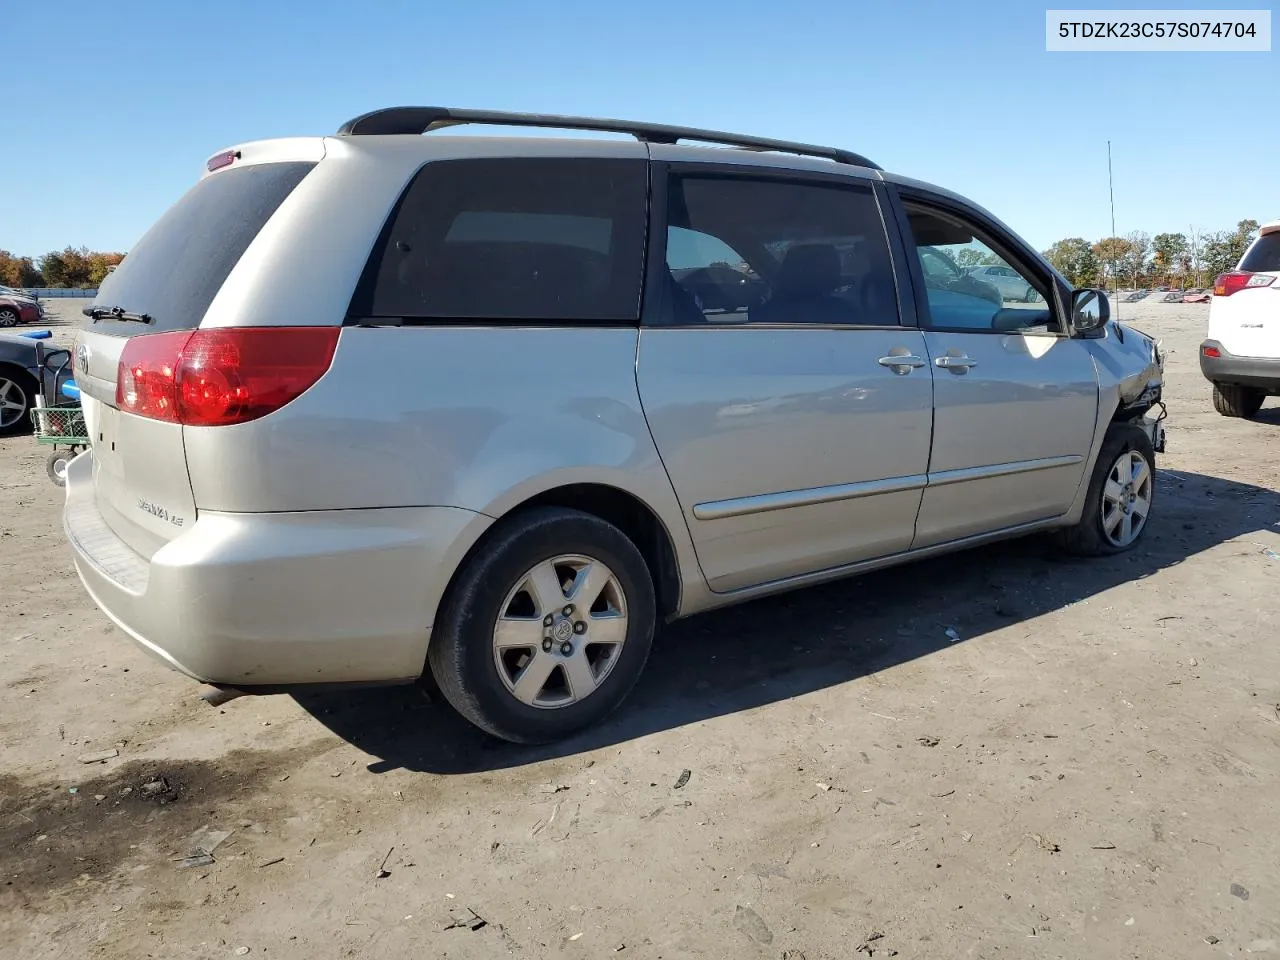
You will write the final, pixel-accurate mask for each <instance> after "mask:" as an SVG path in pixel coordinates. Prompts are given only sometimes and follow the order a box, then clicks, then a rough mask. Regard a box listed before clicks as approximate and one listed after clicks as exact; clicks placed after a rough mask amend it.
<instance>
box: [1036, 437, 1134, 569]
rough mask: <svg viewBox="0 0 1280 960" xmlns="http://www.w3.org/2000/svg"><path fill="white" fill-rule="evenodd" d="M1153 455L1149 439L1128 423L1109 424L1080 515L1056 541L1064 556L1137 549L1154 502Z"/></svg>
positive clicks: (1099, 554)
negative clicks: (1066, 554)
mask: <svg viewBox="0 0 1280 960" xmlns="http://www.w3.org/2000/svg"><path fill="white" fill-rule="evenodd" d="M1155 472H1156V455H1155V451H1154V450H1153V449H1152V447H1151V439H1150V438H1149V437H1148V436H1147V434H1146V433H1145V431H1143V430H1142V428H1141V427H1138V426H1135V425H1134V424H1132V423H1113V424H1112V425H1111V426H1110V427H1109V428H1108V429H1107V435H1106V439H1104V440H1103V443H1102V449H1101V450H1100V451H1099V452H1098V459H1097V461H1096V462H1095V463H1094V465H1093V475H1092V476H1091V477H1090V479H1089V490H1088V493H1086V495H1085V501H1084V513H1083V514H1081V516H1080V520H1079V522H1078V523H1076V525H1075V526H1073V527H1068V528H1067V529H1065V530H1063V531H1061V532H1060V533H1059V535H1058V541H1059V543H1060V544H1061V546H1062V547H1063V549H1065V550H1066V551H1067V552H1068V553H1072V554H1076V555H1077V556H1086V557H1105V556H1110V555H1112V554H1117V553H1124V552H1125V551H1126V550H1132V549H1133V548H1134V547H1136V546H1137V545H1138V541H1139V540H1141V539H1142V537H1143V535H1144V534H1145V533H1146V532H1147V526H1148V521H1149V520H1150V518H1151V507H1152V504H1153V503H1154V501H1155Z"/></svg>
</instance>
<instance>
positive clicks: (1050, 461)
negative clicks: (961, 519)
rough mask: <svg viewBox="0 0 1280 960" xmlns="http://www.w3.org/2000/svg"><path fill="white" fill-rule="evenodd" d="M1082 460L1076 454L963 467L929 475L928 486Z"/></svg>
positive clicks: (1006, 474) (1069, 465)
mask: <svg viewBox="0 0 1280 960" xmlns="http://www.w3.org/2000/svg"><path fill="white" fill-rule="evenodd" d="M1083 460H1084V457H1081V456H1079V455H1077V454H1071V455H1070V456H1066V457H1043V458H1042V459H1039V460H1015V461H1014V462H1013V463H997V464H994V465H992V466H989V467H964V468H963V469H960V470H940V471H938V472H937V473H931V474H929V486H931V487H945V486H946V485H947V484H950V483H965V482H966V481H969V480H989V479H991V478H992V477H1011V476H1013V475H1014V474H1018V473H1033V472H1034V471H1036V470H1052V469H1053V468H1054V467H1071V466H1074V465H1075V464H1077V463H1080V462H1082V461H1083Z"/></svg>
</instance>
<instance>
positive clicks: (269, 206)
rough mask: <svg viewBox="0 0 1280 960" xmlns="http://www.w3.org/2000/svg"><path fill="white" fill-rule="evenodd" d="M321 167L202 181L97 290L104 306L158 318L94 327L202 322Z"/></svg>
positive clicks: (277, 166)
mask: <svg viewBox="0 0 1280 960" xmlns="http://www.w3.org/2000/svg"><path fill="white" fill-rule="evenodd" d="M314 166H315V163H313V162H290V163H258V164H250V165H248V166H244V167H239V168H235V167H233V168H232V169H230V170H224V171H221V172H219V173H216V174H214V175H213V176H210V177H205V178H204V179H203V180H201V181H200V182H198V183H197V184H196V185H195V186H194V187H192V188H191V189H190V190H188V191H187V193H186V194H185V195H184V196H183V197H182V199H181V200H179V201H178V202H177V203H175V204H174V205H173V206H172V207H170V208H169V209H168V210H167V211H166V212H165V214H164V216H162V217H161V218H160V219H159V220H158V221H157V222H156V224H155V225H154V226H153V227H152V228H151V229H150V230H148V231H147V233H146V234H145V235H144V236H143V238H142V239H141V240H139V241H138V243H137V244H136V245H135V246H134V247H133V248H132V249H131V250H130V251H129V254H128V256H126V257H125V258H124V260H123V261H121V263H120V266H119V268H117V269H116V270H114V271H113V272H112V273H110V274H109V275H108V276H107V278H106V279H105V280H103V282H102V286H101V288H100V289H99V291H98V298H97V300H96V301H95V302H96V303H97V304H98V305H99V306H104V307H121V308H123V309H125V310H128V311H130V312H131V313H146V314H150V315H151V316H152V318H154V319H153V322H152V323H151V324H149V325H147V326H141V325H140V324H137V323H120V322H117V321H113V320H100V321H98V322H97V323H95V324H94V329H95V330H98V331H101V332H103V333H113V332H117V331H118V332H120V333H123V334H129V335H132V334H137V333H150V332H154V331H159V330H190V329H194V328H195V327H197V326H199V324H200V320H201V318H203V317H204V314H205V311H207V310H208V309H209V304H210V303H212V302H213V298H214V296H215V295H216V294H217V292H218V290H219V288H221V286H222V284H223V281H225V280H226V279H227V275H228V274H229V273H230V272H231V268H232V267H234V266H235V265H236V262H237V261H238V260H239V259H240V257H241V256H242V255H243V254H244V252H245V250H246V249H247V248H248V246H249V244H250V243H251V242H252V241H253V238H254V237H256V236H257V235H258V231H259V230H261V229H262V227H263V225H264V224H266V222H267V221H268V220H270V219H271V215H272V214H274V213H275V212H276V210H277V209H278V208H279V206H280V204H281V203H283V202H284V199H285V197H287V196H289V194H290V193H292V192H293V189H294V187H296V186H297V185H298V184H299V183H301V182H302V178H303V177H305V176H306V175H307V174H308V173H309V172H310V171H311V169H312V168H313V167H314ZM113 328H115V329H113Z"/></svg>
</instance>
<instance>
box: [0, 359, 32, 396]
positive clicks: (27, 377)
mask: <svg viewBox="0 0 1280 960" xmlns="http://www.w3.org/2000/svg"><path fill="white" fill-rule="evenodd" d="M0 373H3V374H4V375H5V376H8V377H13V379H15V380H17V381H18V382H19V383H21V384H23V385H24V386H26V387H27V388H28V389H29V390H38V389H40V381H39V380H37V379H36V378H35V376H34V375H33V374H32V373H31V371H30V370H28V369H27V368H26V367H23V366H20V365H19V364H16V363H9V362H8V361H7V360H0Z"/></svg>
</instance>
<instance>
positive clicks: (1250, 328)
mask: <svg viewBox="0 0 1280 960" xmlns="http://www.w3.org/2000/svg"><path fill="white" fill-rule="evenodd" d="M1200 372H1201V373H1203V374H1204V376H1205V379H1207V380H1208V381H1209V382H1210V383H1212V384H1213V406H1214V408H1215V409H1216V410H1217V411H1218V412H1219V413H1220V414H1222V415H1223V416H1224V417H1252V416H1254V415H1255V414H1256V413H1257V412H1258V411H1259V410H1260V409H1261V408H1262V404H1263V402H1264V401H1265V400H1266V398H1267V397H1269V396H1276V395H1277V394H1280V220H1273V221H1271V222H1270V223H1264V224H1263V225H1262V226H1261V227H1259V228H1258V236H1257V238H1256V239H1255V240H1254V241H1253V243H1252V244H1250V245H1249V249H1248V250H1246V251H1245V253H1244V256H1243V257H1241V258H1240V263H1239V264H1238V265H1237V266H1236V268H1235V269H1234V270H1232V271H1231V272H1230V273H1224V274H1222V275H1221V276H1220V277H1218V278H1217V280H1215V281H1214V284H1213V299H1212V300H1211V301H1210V302H1209V331H1208V335H1207V337H1206V338H1205V341H1204V343H1202V344H1201V345H1200Z"/></svg>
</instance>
